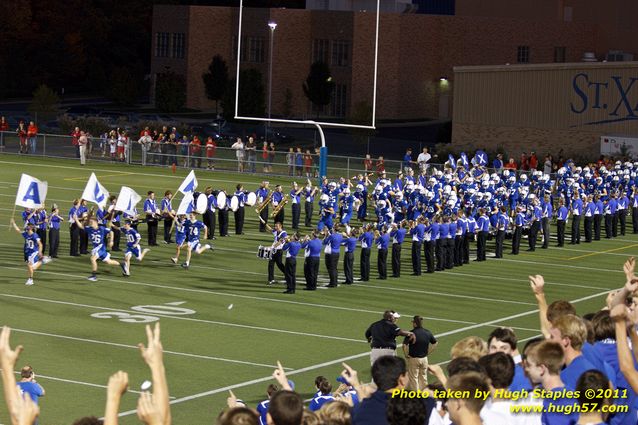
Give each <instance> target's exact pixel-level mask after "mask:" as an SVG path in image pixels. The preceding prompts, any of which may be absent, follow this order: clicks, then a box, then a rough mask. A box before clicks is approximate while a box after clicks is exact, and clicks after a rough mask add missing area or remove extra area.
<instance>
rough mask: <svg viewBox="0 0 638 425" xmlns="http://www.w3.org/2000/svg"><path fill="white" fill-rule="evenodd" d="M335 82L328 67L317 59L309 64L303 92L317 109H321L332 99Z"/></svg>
mask: <svg viewBox="0 0 638 425" xmlns="http://www.w3.org/2000/svg"><path fill="white" fill-rule="evenodd" d="M334 89H335V83H334V81H332V76H331V75H330V67H328V65H327V64H326V63H324V62H321V61H317V62H315V63H313V64H312V65H310V72H309V73H308V77H307V78H306V81H305V82H304V84H303V92H304V94H305V95H306V97H307V98H308V99H309V100H310V102H312V104H313V105H314V106H316V107H317V109H321V108H323V107H324V106H326V105H328V104H329V103H330V100H332V92H333V91H334Z"/></svg>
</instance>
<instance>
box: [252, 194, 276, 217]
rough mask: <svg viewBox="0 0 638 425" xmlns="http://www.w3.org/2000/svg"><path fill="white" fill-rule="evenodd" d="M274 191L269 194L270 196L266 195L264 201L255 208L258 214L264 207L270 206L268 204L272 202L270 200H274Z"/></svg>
mask: <svg viewBox="0 0 638 425" xmlns="http://www.w3.org/2000/svg"><path fill="white" fill-rule="evenodd" d="M273 193H274V192H270V193H269V194H268V196H266V199H264V202H262V203H261V204H260V205H259V206H258V207H257V208H255V212H256V213H257V214H261V210H263V209H264V208H266V207H267V206H268V204H270V202H271V201H272V194H273Z"/></svg>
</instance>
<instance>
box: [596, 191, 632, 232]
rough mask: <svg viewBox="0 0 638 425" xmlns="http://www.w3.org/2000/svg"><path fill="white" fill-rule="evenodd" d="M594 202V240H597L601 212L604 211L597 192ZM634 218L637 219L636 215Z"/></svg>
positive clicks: (601, 217) (601, 218) (603, 205)
mask: <svg viewBox="0 0 638 425" xmlns="http://www.w3.org/2000/svg"><path fill="white" fill-rule="evenodd" d="M594 202H595V203H596V212H595V213H594V240H595V241H599V240H600V230H601V225H602V221H603V214H604V212H605V204H604V203H603V200H602V199H601V198H600V195H598V194H595V195H594ZM636 219H637V220H638V215H637V217H636Z"/></svg>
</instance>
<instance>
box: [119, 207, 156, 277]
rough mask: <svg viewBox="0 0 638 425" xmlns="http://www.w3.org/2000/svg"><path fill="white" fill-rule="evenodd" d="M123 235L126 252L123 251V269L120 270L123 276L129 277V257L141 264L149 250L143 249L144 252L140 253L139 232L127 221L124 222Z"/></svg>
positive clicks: (140, 237) (140, 238)
mask: <svg viewBox="0 0 638 425" xmlns="http://www.w3.org/2000/svg"><path fill="white" fill-rule="evenodd" d="M124 235H125V237H126V251H124V267H123V268H122V269H123V274H124V276H130V275H131V257H135V258H136V259H137V261H139V262H140V263H141V262H142V260H143V259H144V256H146V254H147V253H148V252H149V251H150V249H148V248H144V250H142V251H141V252H140V250H141V248H140V241H141V240H142V236H140V234H139V232H138V231H137V230H135V229H134V228H133V227H132V226H131V222H130V221H129V220H126V221H124Z"/></svg>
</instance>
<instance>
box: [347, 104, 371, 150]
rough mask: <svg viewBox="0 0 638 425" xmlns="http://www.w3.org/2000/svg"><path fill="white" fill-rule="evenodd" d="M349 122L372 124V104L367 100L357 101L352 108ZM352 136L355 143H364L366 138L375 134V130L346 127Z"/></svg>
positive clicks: (366, 140)
mask: <svg viewBox="0 0 638 425" xmlns="http://www.w3.org/2000/svg"><path fill="white" fill-rule="evenodd" d="M348 123H349V124H356V125H370V124H372V105H370V104H369V103H368V102H365V101H364V102H357V103H356V104H355V105H354V107H353V108H352V112H351V113H350V117H349V118H348ZM348 131H349V132H350V134H351V135H352V138H353V139H354V141H355V142H356V143H357V144H360V145H364V144H366V143H368V138H369V137H371V136H374V135H375V134H376V131H375V130H372V129H366V128H350V129H348Z"/></svg>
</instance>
